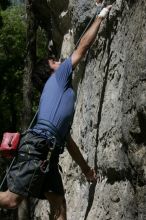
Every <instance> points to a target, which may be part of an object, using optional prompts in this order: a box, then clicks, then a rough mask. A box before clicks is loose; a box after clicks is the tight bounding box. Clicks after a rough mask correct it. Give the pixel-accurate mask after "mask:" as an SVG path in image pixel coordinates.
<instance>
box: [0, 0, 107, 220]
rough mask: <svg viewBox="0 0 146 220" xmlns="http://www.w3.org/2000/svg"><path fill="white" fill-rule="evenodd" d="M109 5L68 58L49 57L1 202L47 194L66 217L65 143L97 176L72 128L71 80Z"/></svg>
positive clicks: (8, 204)
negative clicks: (46, 73) (62, 163)
mask: <svg viewBox="0 0 146 220" xmlns="http://www.w3.org/2000/svg"><path fill="white" fill-rule="evenodd" d="M99 2H101V1H99V0H98V2H97V3H99ZM110 9H111V6H107V7H106V8H103V9H102V10H101V12H100V13H99V15H98V16H97V17H96V18H95V21H94V22H93V24H92V25H91V27H90V28H89V29H88V30H87V32H86V33H85V34H84V36H83V37H82V38H81V41H80V43H79V45H78V47H77V49H76V50H75V51H74V52H73V54H72V55H71V56H70V57H69V58H68V59H66V60H65V61H64V62H63V63H60V62H57V61H55V59H54V58H51V57H50V58H49V60H48V64H49V65H48V66H49V68H48V70H49V73H50V77H49V79H48V80H47V82H46V84H45V86H44V89H43V92H42V95H41V98H40V104H39V112H38V117H37V122H36V124H35V126H34V127H33V128H32V129H30V130H29V131H27V132H26V134H25V135H23V137H22V138H21V141H20V145H19V148H18V156H17V157H16V160H15V162H14V164H13V166H12V168H11V170H10V172H9V174H8V177H7V184H8V190H7V191H6V192H0V207H3V208H10V209H13V208H16V207H17V206H18V205H19V203H20V202H21V201H22V200H23V199H25V198H27V197H28V196H32V197H37V198H40V199H44V198H45V199H47V200H48V201H49V203H50V210H51V219H54V220H55V219H56V220H66V219H67V217H66V202H65V196H64V194H65V193H64V188H63V184H62V179H61V175H60V167H59V165H58V161H59V155H60V154H61V153H62V152H63V150H64V146H65V142H66V148H67V150H68V152H69V154H70V155H71V157H72V158H73V160H74V161H75V162H76V163H77V164H78V165H79V166H80V168H81V170H82V172H83V173H84V175H85V177H86V178H87V180H88V181H91V182H92V181H96V178H97V177H96V173H95V171H94V169H92V168H90V166H89V165H88V164H87V162H86V161H85V160H84V158H83V156H82V154H81V152H80V150H79V148H78V147H77V145H76V143H75V142H74V140H73V139H72V137H71V135H70V132H69V130H70V125H71V122H72V118H73V115H74V104H75V94H74V91H73V88H72V85H71V81H72V71H73V69H74V68H75V67H76V66H77V64H78V63H79V62H80V60H81V59H82V58H83V57H84V55H85V54H86V52H87V50H88V49H89V48H90V46H91V45H92V43H93V42H94V40H95V38H96V35H97V33H98V30H99V27H100V24H101V22H102V20H103V19H104V18H105V17H106V16H107V15H108V13H109V11H110Z"/></svg>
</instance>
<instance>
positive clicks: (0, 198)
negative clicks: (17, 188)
mask: <svg viewBox="0 0 146 220" xmlns="http://www.w3.org/2000/svg"><path fill="white" fill-rule="evenodd" d="M23 199H24V198H23V197H22V196H20V195H18V194H16V193H12V192H10V191H9V190H7V191H6V192H0V207H2V208H6V209H16V208H17V207H18V205H19V204H20V202H21V201H22V200H23Z"/></svg>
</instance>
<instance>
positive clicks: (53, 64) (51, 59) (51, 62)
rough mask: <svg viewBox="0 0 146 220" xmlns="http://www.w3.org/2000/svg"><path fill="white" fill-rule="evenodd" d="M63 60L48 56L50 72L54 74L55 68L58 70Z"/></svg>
mask: <svg viewBox="0 0 146 220" xmlns="http://www.w3.org/2000/svg"><path fill="white" fill-rule="evenodd" d="M60 64H61V62H60V61H57V59H56V58H54V57H49V58H48V66H49V74H52V73H53V72H54V71H55V70H57V69H58V68H59V66H60Z"/></svg>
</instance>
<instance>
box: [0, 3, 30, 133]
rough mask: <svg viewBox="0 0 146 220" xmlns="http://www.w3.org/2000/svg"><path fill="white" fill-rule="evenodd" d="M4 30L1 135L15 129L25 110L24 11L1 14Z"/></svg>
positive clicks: (1, 33) (17, 9) (16, 9)
mask: <svg viewBox="0 0 146 220" xmlns="http://www.w3.org/2000/svg"><path fill="white" fill-rule="evenodd" d="M1 16H2V19H3V26H2V28H1V29H0V73H1V76H0V77H1V80H0V88H1V90H0V112H1V117H0V124H3V127H1V130H0V132H1V131H2V132H3V131H4V130H7V129H10V130H15V129H16V128H17V123H18V116H19V115H18V112H19V110H20V109H21V107H22V89H21V88H22V75H23V69H24V58H25V53H26V51H25V48H26V24H25V14H24V8H22V7H16V6H15V7H10V8H8V9H7V10H5V11H1Z"/></svg>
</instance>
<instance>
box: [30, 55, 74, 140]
mask: <svg viewBox="0 0 146 220" xmlns="http://www.w3.org/2000/svg"><path fill="white" fill-rule="evenodd" d="M71 81H72V62H71V58H68V59H66V60H65V61H64V62H63V63H62V64H61V65H60V66H59V68H58V69H57V70H56V71H55V72H54V73H53V74H52V75H51V76H50V77H49V79H48V80H47V82H46V84H45V86H44V89H43V92H42V95H41V98H40V103H39V112H38V118H37V121H38V120H45V121H49V122H51V123H52V124H53V125H54V126H55V127H56V128H57V130H58V131H59V134H60V135H61V137H62V138H64V137H65V136H66V134H67V132H68V130H69V128H70V124H71V122H72V118H73V115H74V104H75V93H74V91H73V89H72V84H71ZM36 125H37V124H36ZM35 127H36V126H35ZM35 127H34V128H35ZM37 128H38V126H37ZM39 129H42V130H43V125H42V126H41V125H39Z"/></svg>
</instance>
